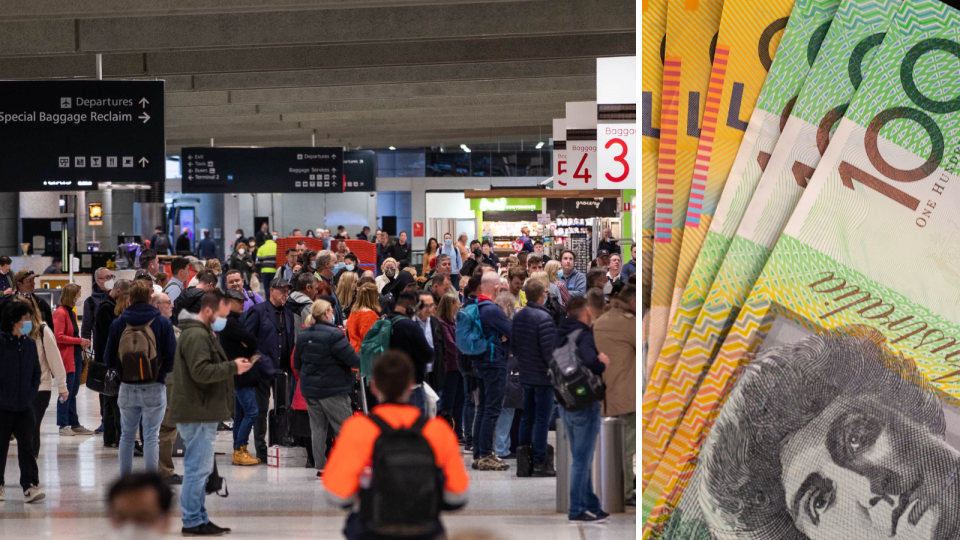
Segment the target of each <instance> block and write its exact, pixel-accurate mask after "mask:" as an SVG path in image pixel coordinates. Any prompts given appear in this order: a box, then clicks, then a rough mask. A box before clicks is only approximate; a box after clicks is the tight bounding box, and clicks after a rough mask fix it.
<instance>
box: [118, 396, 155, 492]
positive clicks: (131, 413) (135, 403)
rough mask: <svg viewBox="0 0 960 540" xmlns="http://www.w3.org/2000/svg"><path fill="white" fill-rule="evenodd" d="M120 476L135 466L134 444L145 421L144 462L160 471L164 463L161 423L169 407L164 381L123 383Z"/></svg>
mask: <svg viewBox="0 0 960 540" xmlns="http://www.w3.org/2000/svg"><path fill="white" fill-rule="evenodd" d="M117 405H118V406H119V407H120V476H124V475H126V474H129V473H130V471H131V470H132V469H133V446H134V443H135V442H136V440H137V429H138V428H139V427H140V421H141V420H143V465H144V467H145V468H146V471H147V472H157V469H158V468H159V464H160V424H161V423H162V422H163V413H164V411H165V410H166V408H167V389H166V387H165V386H164V385H162V384H160V383H149V384H126V383H121V384H120V394H119V395H118V396H117Z"/></svg>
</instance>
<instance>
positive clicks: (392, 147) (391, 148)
mask: <svg viewBox="0 0 960 540" xmlns="http://www.w3.org/2000/svg"><path fill="white" fill-rule="evenodd" d="M388 148H390V150H396V149H397V147H396V146H390V147H388Z"/></svg>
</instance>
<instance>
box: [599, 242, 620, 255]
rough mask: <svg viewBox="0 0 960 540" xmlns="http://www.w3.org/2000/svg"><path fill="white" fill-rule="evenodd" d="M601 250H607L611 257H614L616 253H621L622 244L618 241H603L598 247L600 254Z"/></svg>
mask: <svg viewBox="0 0 960 540" xmlns="http://www.w3.org/2000/svg"><path fill="white" fill-rule="evenodd" d="M601 249H605V250H607V251H609V252H610V254H611V255H613V254H614V253H620V243H619V242H617V241H613V242H607V241H606V240H603V241H601V242H600V244H599V245H598V246H597V251H598V252H599V251H600V250H601Z"/></svg>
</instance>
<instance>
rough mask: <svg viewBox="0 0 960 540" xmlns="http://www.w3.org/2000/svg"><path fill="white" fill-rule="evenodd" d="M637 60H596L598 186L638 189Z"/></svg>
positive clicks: (603, 187)
mask: <svg viewBox="0 0 960 540" xmlns="http://www.w3.org/2000/svg"><path fill="white" fill-rule="evenodd" d="M636 73H637V57H636V56H628V57H618V58H598V59H597V187H599V188H600V189H636V188H637V152H638V147H637V77H636Z"/></svg>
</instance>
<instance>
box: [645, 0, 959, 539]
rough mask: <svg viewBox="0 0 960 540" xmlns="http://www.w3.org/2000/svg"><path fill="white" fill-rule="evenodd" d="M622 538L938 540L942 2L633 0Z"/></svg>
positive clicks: (950, 293)
mask: <svg viewBox="0 0 960 540" xmlns="http://www.w3.org/2000/svg"><path fill="white" fill-rule="evenodd" d="M642 13H643V23H642V24H643V44H642V49H643V60H642V63H643V66H642V67H643V79H642V97H641V99H642V135H643V146H642V149H643V160H644V162H643V209H642V215H643V225H642V226H643V237H644V243H643V246H642V247H643V269H642V271H643V282H644V284H647V285H648V289H649V296H646V295H645V296H644V298H643V307H644V320H643V329H644V342H645V357H644V359H643V362H644V367H645V369H644V372H643V385H644V394H643V406H642V434H643V435H642V439H643V441H642V442H643V445H642V460H641V466H640V467H639V468H638V485H639V486H638V489H640V490H641V491H642V496H641V507H640V510H639V512H640V514H641V520H640V523H641V525H642V531H643V537H644V538H669V539H677V540H688V539H693V540H721V539H723V540H726V539H752V540H759V539H770V540H782V539H793V538H796V539H803V538H809V539H845V538H857V539H860V540H866V539H872V538H878V539H879V538H916V539H954V538H960V133H958V132H960V11H957V9H955V8H954V7H951V6H950V5H948V4H946V3H943V2H940V1H937V0H725V1H724V0H644V2H643V8H642Z"/></svg>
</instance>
